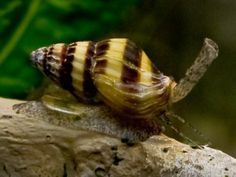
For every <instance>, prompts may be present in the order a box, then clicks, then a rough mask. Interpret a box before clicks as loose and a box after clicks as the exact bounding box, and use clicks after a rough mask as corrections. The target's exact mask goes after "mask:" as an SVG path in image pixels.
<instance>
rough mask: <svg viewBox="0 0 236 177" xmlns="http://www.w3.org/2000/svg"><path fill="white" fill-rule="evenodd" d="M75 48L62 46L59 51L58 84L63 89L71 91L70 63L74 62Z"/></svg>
mask: <svg viewBox="0 0 236 177" xmlns="http://www.w3.org/2000/svg"><path fill="white" fill-rule="evenodd" d="M74 52H75V46H70V45H68V46H67V47H66V46H65V45H64V46H63V47H62V51H61V68H60V84H61V86H62V87H63V88H64V89H67V90H70V91H72V90H73V86H72V77H71V72H72V67H73V66H72V61H73V60H74Z"/></svg>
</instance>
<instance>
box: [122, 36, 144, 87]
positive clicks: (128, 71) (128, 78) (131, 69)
mask: <svg viewBox="0 0 236 177" xmlns="http://www.w3.org/2000/svg"><path fill="white" fill-rule="evenodd" d="M123 60H124V65H123V69H122V74H121V81H122V82H123V83H126V84H129V83H136V82H138V81H139V71H138V68H139V67H140V65H141V50H140V48H138V47H137V46H136V44H135V43H133V42H131V41H129V40H128V41H127V43H126V46H125V50H124V55H123Z"/></svg>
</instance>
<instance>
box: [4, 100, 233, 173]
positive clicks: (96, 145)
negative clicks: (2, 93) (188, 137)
mask: <svg viewBox="0 0 236 177" xmlns="http://www.w3.org/2000/svg"><path fill="white" fill-rule="evenodd" d="M99 109H100V111H101V109H102V108H100V107H98V108H97V110H96V109H90V108H87V110H86V111H85V112H83V113H82V114H81V116H85V117H86V116H88V115H89V114H93V117H95V116H94V113H95V112H96V111H99ZM92 111H95V112H92ZM55 114H56V113H54V112H51V111H49V110H46V108H45V107H44V106H43V105H42V103H41V102H23V101H18V100H11V99H3V98H2V99H0V176H1V177H9V176H13V177H35V176H47V177H50V176H52V177H56V176H61V177H76V176H83V177H85V176H86V177H87V176H99V177H100V176H112V177H116V176H119V177H120V176H122V177H126V176H127V177H133V176H134V177H139V176H140V177H143V176H149V177H152V176H153V177H157V176H181V177H184V176H214V177H217V176H236V159H234V158H232V157H230V156H229V155H227V154H225V153H223V152H221V151H219V150H215V149H212V148H209V147H204V148H203V149H192V148H191V147H190V146H188V145H186V144H182V143H180V142H177V141H176V140H174V139H171V138H169V137H166V136H165V135H163V134H162V135H154V136H152V137H150V138H148V139H147V140H145V141H143V142H140V143H137V144H134V145H132V146H128V145H127V144H125V143H122V142H121V141H120V139H118V138H115V137H113V136H109V135H106V134H102V133H97V132H94V131H91V130H81V129H80V128H78V127H79V125H77V124H78V123H79V122H80V123H81V122H83V121H82V119H80V118H79V117H78V116H77V117H66V119H65V118H63V116H59V115H55ZM91 117H92V116H91ZM88 119H89V116H88ZM94 119H95V118H94ZM85 122H86V121H85ZM82 124H83V123H82ZM85 124H86V123H84V125H85ZM77 126H78V127H77ZM87 126H89V121H87ZM92 126H95V124H94V125H92Z"/></svg>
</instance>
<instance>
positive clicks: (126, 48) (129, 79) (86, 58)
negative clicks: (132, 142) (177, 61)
mask: <svg viewBox="0 0 236 177" xmlns="http://www.w3.org/2000/svg"><path fill="white" fill-rule="evenodd" d="M31 59H32V61H33V63H34V64H35V65H36V67H37V68H39V70H41V71H42V72H43V73H44V74H45V75H46V76H48V77H49V78H51V79H52V80H53V81H54V82H56V83H57V84H58V85H60V86H61V87H62V88H64V89H66V90H69V91H70V92H71V93H72V94H73V95H74V96H75V97H76V98H78V99H80V100H83V101H85V102H97V101H98V100H100V101H102V102H104V103H106V104H107V105H108V106H110V107H111V108H112V109H113V110H114V111H116V112H117V113H120V114H122V115H124V116H128V117H132V118H144V119H146V118H150V117H153V115H160V114H162V113H163V111H166V110H167V109H168V107H169V105H170V104H171V94H172V93H171V91H172V90H173V89H172V88H173V87H174V86H175V84H176V83H175V82H174V81H173V80H172V79H171V78H170V77H168V76H165V75H164V74H162V73H161V72H160V71H159V70H158V69H157V68H156V67H155V66H154V65H153V64H152V62H151V61H150V59H149V58H148V57H147V55H146V54H145V52H144V51H143V50H142V49H141V48H139V47H138V46H137V45H136V44H135V43H133V42H132V41H130V40H128V39H126V38H113V39H107V40H103V41H100V42H97V43H95V42H92V41H82V42H74V43H71V44H68V45H66V44H64V43H58V44H53V45H50V46H48V47H42V48H39V49H37V50H36V51H33V52H32V54H31Z"/></svg>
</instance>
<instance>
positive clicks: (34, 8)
mask: <svg viewBox="0 0 236 177" xmlns="http://www.w3.org/2000/svg"><path fill="white" fill-rule="evenodd" d="M111 37H127V38H130V39H131V40H133V41H135V42H136V43H137V44H138V45H139V46H141V47H142V48H143V49H144V50H145V51H146V53H147V54H148V56H149V57H150V58H151V59H152V61H153V62H154V63H155V64H156V65H157V67H158V68H159V69H160V70H161V71H162V72H163V73H165V74H166V75H170V76H173V77H174V78H175V80H176V81H178V80H179V79H180V78H181V77H182V76H183V75H184V73H185V71H186V69H187V68H188V67H189V66H190V65H191V64H192V62H193V61H194V59H195V57H196V56H197V54H198V52H199V50H200V48H201V46H202V42H203V39H204V38H205V37H209V38H212V39H213V40H215V41H216V42H217V43H218V45H219V47H220V55H219V57H218V58H217V60H216V61H215V62H214V63H213V64H212V66H211V67H210V68H209V70H208V71H207V73H206V75H205V76H204V77H203V78H202V80H201V81H200V82H199V84H198V85H197V86H196V87H195V88H194V90H193V91H192V92H191V94H190V95H188V97H186V98H185V99H184V100H182V101H181V102H179V103H177V104H175V105H174V106H173V111H174V112H175V113H176V114H178V115H180V116H181V117H183V118H184V119H185V120H187V121H188V122H190V123H191V124H192V125H193V126H194V127H196V128H197V129H199V130H200V131H201V132H203V134H204V135H205V136H206V137H208V138H209V139H210V141H211V142H212V147H214V148H217V149H220V150H222V151H224V152H226V153H228V154H230V155H232V156H234V157H236V129H235V127H236V69H235V68H236V59H235V57H236V1H235V0H228V1H223V0H205V1H184V0H165V1H160V0H106V1H104V0H86V1H84V0H66V1H61V0H47V1H46V0H24V1H23V0H10V1H1V2H0V97H8V98H17V99H29V97H30V96H29V95H32V93H34V92H35V91H36V90H37V89H38V88H40V87H41V85H42V82H43V79H44V76H43V75H42V74H41V73H40V72H39V71H37V70H36V69H35V68H33V67H32V65H31V63H30V61H29V55H30V53H31V51H33V50H35V49H37V48H39V47H42V46H47V45H49V44H52V43H59V42H64V43H70V42H74V41H81V40H94V41H98V40H101V39H106V38H111ZM180 129H181V131H183V132H184V133H185V134H186V135H188V136H189V137H190V138H191V139H194V140H195V139H200V140H199V141H201V137H200V138H199V135H197V134H196V133H194V132H193V131H192V130H191V128H189V127H187V126H183V127H180Z"/></svg>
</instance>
